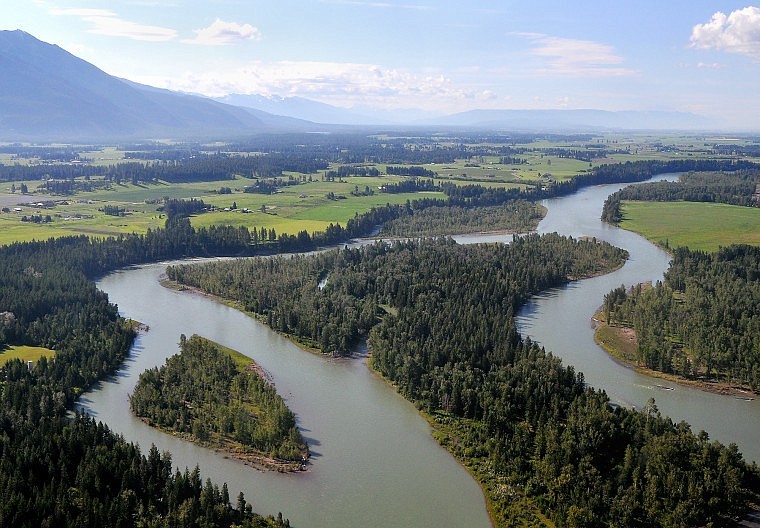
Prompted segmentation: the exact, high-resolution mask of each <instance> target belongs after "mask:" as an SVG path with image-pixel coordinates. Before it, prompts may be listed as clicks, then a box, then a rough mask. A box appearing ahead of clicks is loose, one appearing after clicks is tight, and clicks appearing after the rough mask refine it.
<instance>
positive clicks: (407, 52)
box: [0, 0, 760, 130]
mask: <svg viewBox="0 0 760 528" xmlns="http://www.w3.org/2000/svg"><path fill="white" fill-rule="evenodd" d="M0 29H22V30H24V31H27V32H29V33H31V34H32V35H34V36H36V37H37V38H39V39H41V40H44V41H46V42H51V43H54V44H58V45H59V46H61V47H63V48H64V49H66V50H68V51H70V52H72V53H74V54H75V55H77V56H79V57H82V58H83V59H85V60H87V61H89V62H92V63H93V64H95V65H96V66H98V67H100V68H101V69H103V70H104V71H106V72H108V73H110V74H113V75H117V76H120V77H124V78H127V79H130V80H134V81H137V82H142V83H145V84H150V85H153V86H159V87H162V88H170V89H174V90H182V91H188V92H194V93H202V94H206V95H211V96H220V95H225V94H228V93H246V94H262V95H274V96H282V97H288V96H300V97H307V98H310V99H313V100H317V101H322V102H325V103H329V104H333V105H336V106H342V107H346V108H354V109H357V110H364V109H373V110H378V109H388V110H391V109H394V110H395V109H403V108H415V109H422V110H426V111H430V112H435V113H441V114H448V113H454V112H460V111H464V110H470V109H474V108H518V109H523V108H599V109H604V110H669V111H685V112H694V113H697V114H701V115H705V116H707V117H710V118H712V119H714V120H715V121H716V122H718V123H720V124H721V125H722V126H723V127H726V128H736V129H745V130H747V129H752V130H760V7H758V6H753V5H752V4H749V3H747V1H746V0H745V1H742V2H706V1H700V0H688V1H686V0H667V1H662V0H657V1H655V0H616V1H615V0H604V1H598V0H584V1H559V0H557V1H545V0H532V1H510V0H502V1H479V0H471V1H469V2H466V3H465V2H455V1H448V0H400V1H396V0H367V1H365V0H313V1H295V0H279V1H266V2H264V1H256V0H206V1H200V0H199V1H186V0H167V1H161V0H109V1H107V2H106V1H100V0H55V1H47V0H31V1H30V0H25V1H21V0H3V1H2V3H1V4H0Z"/></svg>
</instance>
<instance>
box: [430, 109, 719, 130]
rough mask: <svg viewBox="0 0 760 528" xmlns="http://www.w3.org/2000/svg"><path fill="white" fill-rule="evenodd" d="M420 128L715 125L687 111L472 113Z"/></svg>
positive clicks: (672, 127) (692, 127)
mask: <svg viewBox="0 0 760 528" xmlns="http://www.w3.org/2000/svg"><path fill="white" fill-rule="evenodd" d="M419 124H420V125H428V126H456V127H473V128H491V129H493V128H501V129H504V128H508V129H512V130H552V131H561V130H573V131H578V130H599V129H606V130H695V129H705V128H709V127H710V126H711V124H710V122H709V121H708V120H707V119H705V118H704V117H702V116H699V115H696V114H690V113H686V112H660V111H618V112H612V111H607V110H470V111H469V112H462V113H458V114H452V115H449V116H446V117H442V118H434V119H429V120H425V121H423V122H421V123H419Z"/></svg>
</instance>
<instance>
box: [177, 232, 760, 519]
mask: <svg viewBox="0 0 760 528" xmlns="http://www.w3.org/2000/svg"><path fill="white" fill-rule="evenodd" d="M623 257H624V255H623V253H622V252H621V251H620V250H616V249H614V248H612V247H610V246H607V245H597V244H594V243H592V242H583V241H575V240H572V239H566V238H563V237H559V236H558V235H545V236H543V237H539V236H535V235H532V236H527V237H522V238H515V239H514V241H513V242H512V243H511V244H510V245H509V246H501V245H479V246H458V245H456V244H454V243H453V242H452V241H450V240H446V239H442V240H437V241H419V242H412V241H409V242H398V243H395V244H392V245H388V244H376V245H373V246H368V247H364V248H362V249H344V250H338V251H331V252H326V253H322V254H319V255H314V256H309V257H296V258H292V259H267V260H259V261H235V262H222V263H214V264H209V265H204V266H184V265H183V266H176V267H172V268H170V269H169V274H170V276H171V277H172V278H174V279H175V280H180V281H182V282H185V283H188V284H192V285H194V286H197V287H200V288H202V289H204V290H206V291H210V292H212V293H216V294H217V295H223V296H226V297H228V298H231V299H235V300H237V301H239V302H240V303H241V305H242V306H244V307H245V308H246V309H248V310H251V311H254V312H256V313H259V314H260V315H262V316H263V317H265V318H266V320H267V322H268V323H269V324H270V325H271V326H272V327H273V328H275V329H278V330H281V331H285V332H288V333H291V334H295V335H297V336H298V337H300V338H302V339H304V338H305V339H307V340H310V341H311V342H313V343H314V344H315V345H316V346H317V347H318V348H320V349H321V350H322V351H324V352H328V353H347V352H348V351H350V346H351V344H352V342H353V341H354V340H355V339H358V338H360V337H362V336H364V335H367V333H368V342H369V345H370V349H371V351H372V356H371V362H372V365H373V367H374V368H375V369H377V370H378V371H379V372H380V373H381V374H382V375H383V376H385V377H386V378H387V379H388V380H389V381H391V382H392V383H393V384H394V385H395V386H396V387H397V388H398V390H399V391H400V392H401V393H402V394H403V395H404V396H406V397H407V398H409V399H410V400H412V401H414V402H415V403H416V404H417V405H418V406H419V407H420V408H421V409H423V410H425V411H427V412H429V413H431V416H432V417H433V418H432V419H433V420H434V422H437V424H438V425H437V427H438V428H439V438H440V439H441V441H442V442H443V443H444V445H446V446H447V447H448V448H449V449H450V450H451V451H452V452H453V453H455V454H456V455H457V456H458V457H460V459H462V460H463V462H464V463H465V464H467V465H468V466H469V467H470V468H471V469H472V470H473V473H474V474H475V476H476V478H478V479H479V480H480V481H481V482H482V483H483V485H484V486H485V488H486V490H487V495H488V498H489V502H490V510H491V512H492V514H493V516H494V518H495V520H496V522H497V524H498V525H500V526H507V525H513V524H520V523H523V522H529V523H538V522H540V521H539V519H540V517H538V516H539V515H546V516H548V517H549V518H550V519H551V520H552V521H553V522H555V523H557V524H558V525H560V526H603V525H617V526H702V525H706V524H710V523H711V524H713V525H716V526H719V525H723V526H727V525H731V524H732V522H734V521H732V519H733V518H735V517H737V516H739V515H740V514H742V512H743V511H744V509H745V508H746V505H747V501H748V499H749V498H750V497H751V496H752V493H753V491H754V492H756V491H757V490H758V489H760V488H759V487H758V486H760V481H759V480H758V474H757V468H755V467H748V466H747V465H746V464H745V462H744V461H743V460H742V457H741V454H740V453H739V452H738V450H737V449H736V446H734V445H731V446H728V447H726V446H723V445H721V444H719V443H717V442H710V441H709V439H708V437H707V435H706V434H704V433H700V434H699V435H695V434H694V433H692V432H691V430H690V428H689V426H688V425H687V424H685V423H680V424H674V423H673V422H672V421H671V420H669V419H667V418H663V417H661V416H660V415H659V412H658V411H657V408H656V405H655V404H654V402H653V401H652V402H650V404H649V405H648V406H647V408H646V409H644V410H630V409H625V408H620V407H613V406H611V405H610V402H609V399H608V398H607V396H606V395H605V394H604V392H602V391H597V390H595V389H593V388H590V387H586V386H585V383H584V380H583V376H582V374H579V373H576V372H575V371H574V369H573V368H572V367H563V366H562V365H561V362H560V360H559V359H558V358H556V357H554V356H553V355H551V354H550V353H548V352H546V351H544V350H543V349H541V348H540V347H538V346H536V345H535V344H534V343H531V342H530V340H528V339H526V340H524V341H523V340H522V339H521V338H520V336H519V334H518V333H517V330H516V327H515V324H514V320H513V314H514V313H515V310H516V309H517V307H519V306H520V305H521V304H522V303H523V302H524V300H525V299H526V298H527V296H528V295H530V294H532V293H535V292H536V291H539V290H541V289H544V288H547V287H550V286H552V285H557V284H562V283H564V282H565V281H567V279H568V277H569V276H572V277H581V276H586V275H589V274H593V273H597V272H600V271H603V270H608V269H609V268H611V267H614V266H616V265H618V264H619V263H620V261H621V259H622V258H623ZM320 286H321V289H320ZM342 306H346V308H345V309H342ZM539 512H543V513H539Z"/></svg>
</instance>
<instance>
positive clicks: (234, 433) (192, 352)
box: [129, 335, 308, 467]
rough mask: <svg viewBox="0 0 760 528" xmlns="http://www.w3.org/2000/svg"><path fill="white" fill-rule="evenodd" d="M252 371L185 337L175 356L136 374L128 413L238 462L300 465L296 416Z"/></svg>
mask: <svg viewBox="0 0 760 528" xmlns="http://www.w3.org/2000/svg"><path fill="white" fill-rule="evenodd" d="M253 365H254V364H253V362H252V361H248V362H247V364H245V365H236V363H235V361H233V360H232V358H231V357H230V356H229V355H228V354H225V353H224V352H223V351H222V350H221V349H220V348H219V346H217V345H216V344H215V343H212V342H210V341H208V340H206V339H203V338H201V337H200V336H197V335H194V336H191V337H190V338H189V339H186V338H185V336H184V335H183V336H181V338H180V353H179V354H175V355H174V356H171V357H170V358H168V359H167V360H166V364H165V365H163V366H161V367H160V368H159V367H155V368H152V369H148V370H146V371H145V372H143V373H142V374H140V379H139V381H138V383H137V386H136V387H135V390H134V392H133V393H132V395H131V396H130V400H129V403H130V408H131V409H132V412H133V413H135V414H136V415H137V416H139V417H141V418H143V419H145V420H146V421H147V422H148V423H149V424H150V425H157V426H158V427H160V428H161V429H164V430H169V431H173V432H177V433H180V434H183V435H186V436H189V437H190V438H192V439H193V440H194V441H196V442H200V443H203V444H206V445H211V446H214V447H218V448H221V449H223V450H224V451H226V452H230V453H232V454H233V456H235V457H238V458H243V459H246V460H249V459H250V460H253V461H259V462H261V463H263V462H266V461H265V460H264V458H266V457H268V458H270V459H271V465H273V466H277V463H278V460H280V461H296V462H299V463H300V462H302V461H303V460H305V459H306V457H307V456H308V455H307V448H306V445H305V444H304V440H303V438H302V437H301V433H299V432H298V430H297V429H296V419H295V416H294V415H293V413H292V412H291V411H290V409H288V408H287V406H286V405H285V402H284V401H283V399H282V398H281V397H280V396H279V395H278V394H277V391H276V390H275V388H274V387H273V386H272V385H270V384H269V383H267V382H266V381H265V380H264V379H262V377H261V376H259V375H258V374H257V373H256V372H255V371H254V370H253V369H252V367H253ZM278 467H281V466H278Z"/></svg>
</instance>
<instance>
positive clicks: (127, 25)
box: [49, 8, 177, 41]
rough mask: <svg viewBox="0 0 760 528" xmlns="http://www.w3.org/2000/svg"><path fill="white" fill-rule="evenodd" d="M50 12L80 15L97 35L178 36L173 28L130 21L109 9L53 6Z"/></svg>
mask: <svg viewBox="0 0 760 528" xmlns="http://www.w3.org/2000/svg"><path fill="white" fill-rule="evenodd" d="M49 12H50V14H51V15H54V16H74V17H79V18H81V19H82V20H84V21H85V22H88V23H89V24H91V26H92V27H91V28H90V29H89V30H88V32H89V33H94V34H96V35H106V36H109V37H125V38H130V39H133V40H147V41H166V40H172V39H174V38H176V36H177V32H176V31H175V30H173V29H170V28H165V27H159V26H147V25H143V24H137V23H135V22H130V21H129V20H124V19H122V18H119V16H118V15H116V13H114V12H113V11H109V10H107V9H87V8H81V9H80V8H71V9H60V8H52V9H50V11H49Z"/></svg>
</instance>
